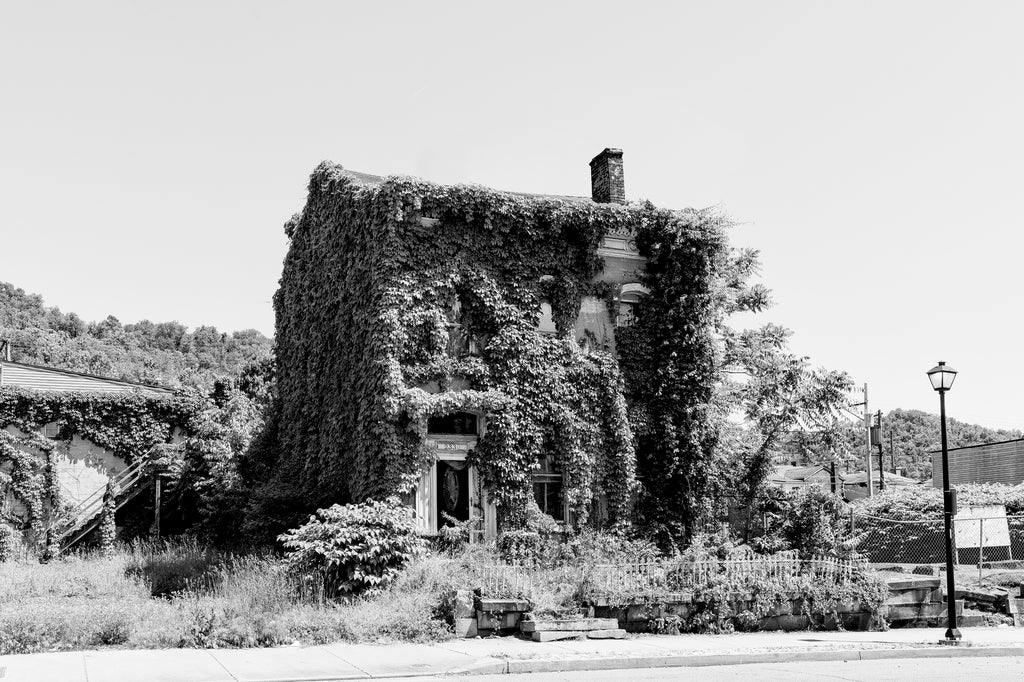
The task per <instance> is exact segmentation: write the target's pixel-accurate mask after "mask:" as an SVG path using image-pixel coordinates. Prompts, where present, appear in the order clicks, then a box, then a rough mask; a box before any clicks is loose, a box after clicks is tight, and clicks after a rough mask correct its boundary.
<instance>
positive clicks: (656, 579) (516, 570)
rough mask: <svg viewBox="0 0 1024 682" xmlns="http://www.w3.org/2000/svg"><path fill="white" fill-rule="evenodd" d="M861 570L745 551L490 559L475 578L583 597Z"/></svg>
mask: <svg viewBox="0 0 1024 682" xmlns="http://www.w3.org/2000/svg"><path fill="white" fill-rule="evenodd" d="M866 568H867V562H866V561H865V560H863V559H839V558H836V557H829V556H815V557H812V558H809V559H801V558H800V557H799V556H798V554H797V552H794V551H791V552H779V553H777V554H773V555H766V556H757V555H748V556H740V557H729V558H726V559H721V560H718V559H707V560H698V561H687V560H685V559H661V558H647V559H640V560H637V561H631V562H624V563H615V564H594V565H578V564H576V565H562V566H556V567H554V568H540V567H536V566H525V565H521V564H515V563H513V564H505V563H494V564H491V565H487V566H485V567H482V568H481V569H480V570H479V571H478V573H477V575H476V576H475V578H476V581H477V583H478V585H479V587H480V588H481V590H482V591H483V593H484V594H487V595H491V596H502V597H518V596H530V595H531V594H532V593H533V591H534V590H535V589H536V588H537V587H539V586H540V585H541V584H545V585H547V586H548V587H555V588H557V587H558V586H560V585H562V586H577V589H580V590H582V591H584V592H586V593H587V596H589V597H595V596H601V595H608V594H628V593H635V594H655V593H661V594H670V593H677V592H686V591H690V590H692V589H694V588H697V587H700V586H702V585H707V584H710V583H712V582H713V581H724V582H727V583H730V584H732V585H734V586H735V587H736V588H737V589H743V588H745V587H753V586H755V585H758V584H763V583H764V582H766V581H779V582H785V581H789V580H793V579H795V578H797V577H799V576H806V577H810V578H812V579H814V580H817V581H821V582H827V583H830V584H836V583H846V582H850V581H852V580H855V579H856V578H857V577H858V576H859V575H861V574H862V573H863V572H864V571H865V570H866Z"/></svg>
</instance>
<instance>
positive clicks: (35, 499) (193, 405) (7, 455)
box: [0, 387, 204, 541]
mask: <svg viewBox="0 0 1024 682" xmlns="http://www.w3.org/2000/svg"><path fill="white" fill-rule="evenodd" d="M203 405H204V401H203V399H202V398H201V397H200V396H199V395H198V394H197V393H194V392H181V393H176V394H173V395H166V396H151V395H146V394H142V393H136V392H132V393H88V392H81V393H75V392H49V391H30V390H24V389H19V388H12V387H4V388H2V389H0V499H3V497H5V496H6V493H7V492H10V493H11V494H12V497H13V499H14V500H15V501H17V502H19V503H20V504H21V505H22V506H23V507H24V513H23V514H22V515H20V516H21V517H22V518H21V522H22V524H23V525H24V526H25V528H24V529H25V530H27V531H28V532H29V533H30V534H35V536H36V540H38V541H42V540H43V537H42V534H43V532H44V526H45V524H46V522H47V520H48V517H49V516H50V515H51V512H52V511H59V510H60V508H61V500H60V486H59V484H58V481H57V473H56V467H55V466H54V457H55V456H56V452H57V448H58V447H59V440H51V439H49V438H44V437H43V436H42V435H40V432H41V430H42V429H43V427H44V426H46V425H48V424H55V425H56V429H57V432H58V433H59V434H60V435H59V438H60V439H66V438H70V437H71V436H73V435H77V436H80V437H82V438H84V439H86V440H88V441H90V442H92V443H94V444H96V445H98V446H100V447H102V448H104V449H106V450H108V451H109V452H111V453H113V454H115V455H117V456H119V457H121V458H123V459H124V460H125V461H126V462H127V463H131V462H133V461H134V460H135V459H136V458H138V457H141V456H143V455H144V454H145V453H146V452H147V451H149V449H150V448H151V447H153V446H154V445H156V444H158V443H165V442H167V441H168V440H169V439H170V438H171V434H172V431H173V429H174V428H176V427H177V428H181V429H182V430H183V431H184V432H185V433H188V432H189V431H191V430H192V426H193V420H194V419H195V418H196V417H197V416H198V414H199V413H200V411H201V409H202V406H203ZM17 520H18V519H16V518H7V519H0V521H17Z"/></svg>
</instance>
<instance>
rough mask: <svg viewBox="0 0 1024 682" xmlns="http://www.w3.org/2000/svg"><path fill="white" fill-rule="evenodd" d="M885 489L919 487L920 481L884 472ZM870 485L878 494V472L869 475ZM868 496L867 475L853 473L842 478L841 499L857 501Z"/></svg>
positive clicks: (860, 472)
mask: <svg viewBox="0 0 1024 682" xmlns="http://www.w3.org/2000/svg"><path fill="white" fill-rule="evenodd" d="M882 481H883V483H884V485H885V487H886V488H902V487H906V486H914V485H921V481H918V480H916V479H913V478H907V477H906V476H901V475H899V474H894V473H890V472H888V471H886V472H885V473H884V474H883V476H882ZM871 484H872V488H874V490H875V492H878V471H877V470H876V471H874V472H873V473H872V474H871ZM867 496H868V475H867V473H865V472H863V471H855V472H853V473H851V474H846V475H845V476H843V497H845V498H846V500H847V501H853V500H859V499H862V498H865V497H867Z"/></svg>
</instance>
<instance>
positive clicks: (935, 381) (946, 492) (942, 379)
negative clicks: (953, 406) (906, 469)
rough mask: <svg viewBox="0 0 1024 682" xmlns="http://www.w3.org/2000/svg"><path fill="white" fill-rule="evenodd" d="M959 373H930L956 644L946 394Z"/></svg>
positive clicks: (940, 369)
mask: <svg viewBox="0 0 1024 682" xmlns="http://www.w3.org/2000/svg"><path fill="white" fill-rule="evenodd" d="M954 379H956V370H955V369H953V368H952V367H947V366H946V363H945V362H939V364H938V365H936V366H935V367H933V368H931V369H930V370H928V380H929V381H930V382H932V388H934V389H935V390H936V391H938V392H939V424H940V428H941V431H942V510H943V514H942V516H943V521H944V522H945V526H946V603H947V605H948V609H949V620H948V623H949V627H948V628H947V629H946V643H947V644H957V643H958V642H959V641H960V637H961V635H960V630H958V629H957V627H956V586H955V580H954V576H953V514H954V513H956V510H955V508H954V507H956V497H955V495H954V493H953V491H951V490H950V489H949V451H948V449H947V446H946V391H948V390H949V389H950V388H952V387H953V380H954Z"/></svg>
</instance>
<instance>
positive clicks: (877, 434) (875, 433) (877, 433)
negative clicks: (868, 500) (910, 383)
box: [871, 410, 885, 491]
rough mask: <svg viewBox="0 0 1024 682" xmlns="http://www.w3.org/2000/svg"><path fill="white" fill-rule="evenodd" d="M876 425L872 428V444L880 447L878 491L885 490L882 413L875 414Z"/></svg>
mask: <svg viewBox="0 0 1024 682" xmlns="http://www.w3.org/2000/svg"><path fill="white" fill-rule="evenodd" d="M875 420H876V424H875V425H874V426H872V427H871V444H872V445H874V446H877V447H878V490H879V491H882V490H885V460H884V459H883V455H882V411H881V410H879V411H878V412H876V413H875Z"/></svg>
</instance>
